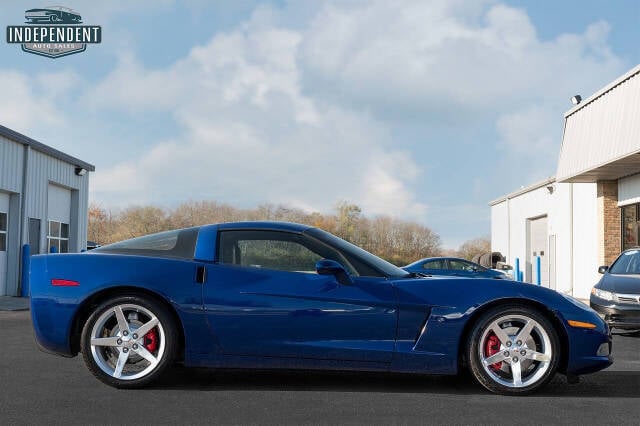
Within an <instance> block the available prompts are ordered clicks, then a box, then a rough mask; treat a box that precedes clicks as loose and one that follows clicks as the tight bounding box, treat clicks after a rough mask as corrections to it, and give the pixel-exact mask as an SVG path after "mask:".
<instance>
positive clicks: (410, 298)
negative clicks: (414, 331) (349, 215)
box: [394, 277, 599, 323]
mask: <svg viewBox="0 0 640 426" xmlns="http://www.w3.org/2000/svg"><path fill="white" fill-rule="evenodd" d="M394 285H395V287H396V288H397V295H398V300H399V302H400V304H401V305H403V306H411V305H413V306H416V305H418V306H419V305H422V306H424V305H426V306H430V307H432V308H434V309H435V308H436V307H439V309H441V310H442V309H446V310H450V311H451V314H452V315H454V313H455V315H464V313H465V312H471V311H473V310H475V309H476V308H478V307H480V306H482V305H485V304H487V303H491V302H495V301H498V300H501V299H503V300H504V299H509V300H515V299H529V300H533V301H535V302H538V303H539V304H541V305H543V306H546V307H547V308H548V309H550V310H552V311H556V312H561V313H562V314H563V316H564V317H566V318H572V319H580V318H583V319H582V320H584V321H591V322H594V321H595V322H596V323H599V321H598V316H597V314H596V313H595V312H594V311H593V310H592V309H591V308H589V306H587V305H585V304H584V303H582V302H579V301H577V300H575V299H573V298H571V297H569V296H565V295H563V294H561V293H558V292H556V291H555V290H551V289H548V288H545V287H542V286H537V285H534V284H527V283H522V282H518V281H511V280H496V279H493V278H476V279H466V278H451V277H446V278H445V277H443V278H435V277H430V278H422V279H420V278H413V279H412V278H407V279H398V280H394Z"/></svg>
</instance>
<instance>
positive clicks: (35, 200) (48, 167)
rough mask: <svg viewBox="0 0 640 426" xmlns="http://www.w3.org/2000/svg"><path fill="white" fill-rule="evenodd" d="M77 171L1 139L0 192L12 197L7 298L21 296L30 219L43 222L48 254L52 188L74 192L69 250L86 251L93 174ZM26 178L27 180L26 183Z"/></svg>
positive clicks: (43, 244)
mask: <svg viewBox="0 0 640 426" xmlns="http://www.w3.org/2000/svg"><path fill="white" fill-rule="evenodd" d="M25 156H26V167H27V168H26V173H25V169H24V167H25ZM75 167H76V166H75V165H74V164H70V163H67V162H66V161H62V160H59V159H57V158H54V157H51V156H49V155H46V154H43V153H41V152H39V151H36V150H34V149H33V148H31V147H30V146H28V145H23V144H22V143H17V142H14V141H12V140H9V139H7V138H5V137H3V136H0V191H2V192H6V193H9V194H10V212H9V217H10V218H9V222H10V223H9V227H10V229H9V232H10V235H9V243H10V246H9V247H7V259H8V264H7V292H6V293H7V294H10V295H16V294H17V293H16V292H17V290H18V277H19V270H20V250H21V246H22V245H23V244H26V243H28V242H29V235H28V230H29V218H34V219H40V223H41V227H40V236H39V238H40V247H41V250H42V251H45V250H46V247H47V244H46V237H47V220H48V211H47V210H48V205H47V200H48V197H49V186H50V185H51V184H53V185H57V186H60V187H63V188H66V189H68V190H70V191H71V206H70V209H71V217H70V224H69V225H70V230H69V232H70V235H69V237H70V238H69V250H70V251H80V250H82V249H85V248H86V241H87V219H88V202H89V174H86V175H85V176H77V175H76V174H75ZM23 176H24V177H25V178H26V180H25V182H24V183H23ZM23 193H24V194H25V195H26V196H25V197H24V198H23ZM34 254H36V253H34ZM0 295H2V294H0Z"/></svg>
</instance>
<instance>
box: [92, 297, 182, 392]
mask: <svg viewBox="0 0 640 426" xmlns="http://www.w3.org/2000/svg"><path fill="white" fill-rule="evenodd" d="M156 320H157V323H156ZM122 321H124V323H123V322H122ZM121 325H123V326H124V327H122V328H124V330H121V327H120V326H121ZM176 327H177V325H176V324H175V322H174V319H173V317H172V315H171V314H170V313H169V311H168V310H167V308H165V306H164V305H162V304H161V303H159V302H157V301H156V300H154V299H152V298H149V297H142V296H137V295H128V296H120V297H115V298H112V299H109V300H107V301H105V302H104V303H102V304H101V305H100V306H98V307H97V308H96V310H95V311H94V312H93V314H91V316H89V318H88V319H87V321H86V323H85V325H84V328H83V330H82V338H81V341H80V347H81V349H82V356H83V358H84V362H85V364H86V365H87V368H88V369H89V371H91V373H92V374H93V375H94V376H95V377H96V378H97V379H98V380H100V381H101V382H103V383H106V384H107V385H109V386H113V387H116V388H139V387H143V386H146V385H148V384H150V383H152V382H153V381H155V380H157V379H158V377H160V376H161V375H162V373H163V372H164V371H165V370H166V368H167V367H169V366H170V365H172V364H173V361H174V359H175V357H176V353H177V351H178V347H179V343H178V336H179V334H178V331H177V328H176ZM146 328H150V329H149V331H146ZM138 329H143V332H144V334H143V335H140V336H139V335H138V333H137V330H138ZM92 339H93V342H92ZM94 343H95V344H94Z"/></svg>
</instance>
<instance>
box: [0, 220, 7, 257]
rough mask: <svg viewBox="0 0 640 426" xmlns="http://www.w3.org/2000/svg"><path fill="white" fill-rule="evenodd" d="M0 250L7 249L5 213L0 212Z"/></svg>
mask: <svg viewBox="0 0 640 426" xmlns="http://www.w3.org/2000/svg"><path fill="white" fill-rule="evenodd" d="M0 251H7V214H6V213H2V212H0Z"/></svg>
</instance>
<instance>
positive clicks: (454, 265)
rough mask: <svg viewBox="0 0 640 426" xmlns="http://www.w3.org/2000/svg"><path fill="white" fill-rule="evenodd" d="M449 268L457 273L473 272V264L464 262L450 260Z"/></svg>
mask: <svg viewBox="0 0 640 426" xmlns="http://www.w3.org/2000/svg"><path fill="white" fill-rule="evenodd" d="M449 268H451V269H453V270H455V271H470V272H471V271H473V264H472V263H469V262H464V261H462V260H450V261H449Z"/></svg>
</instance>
